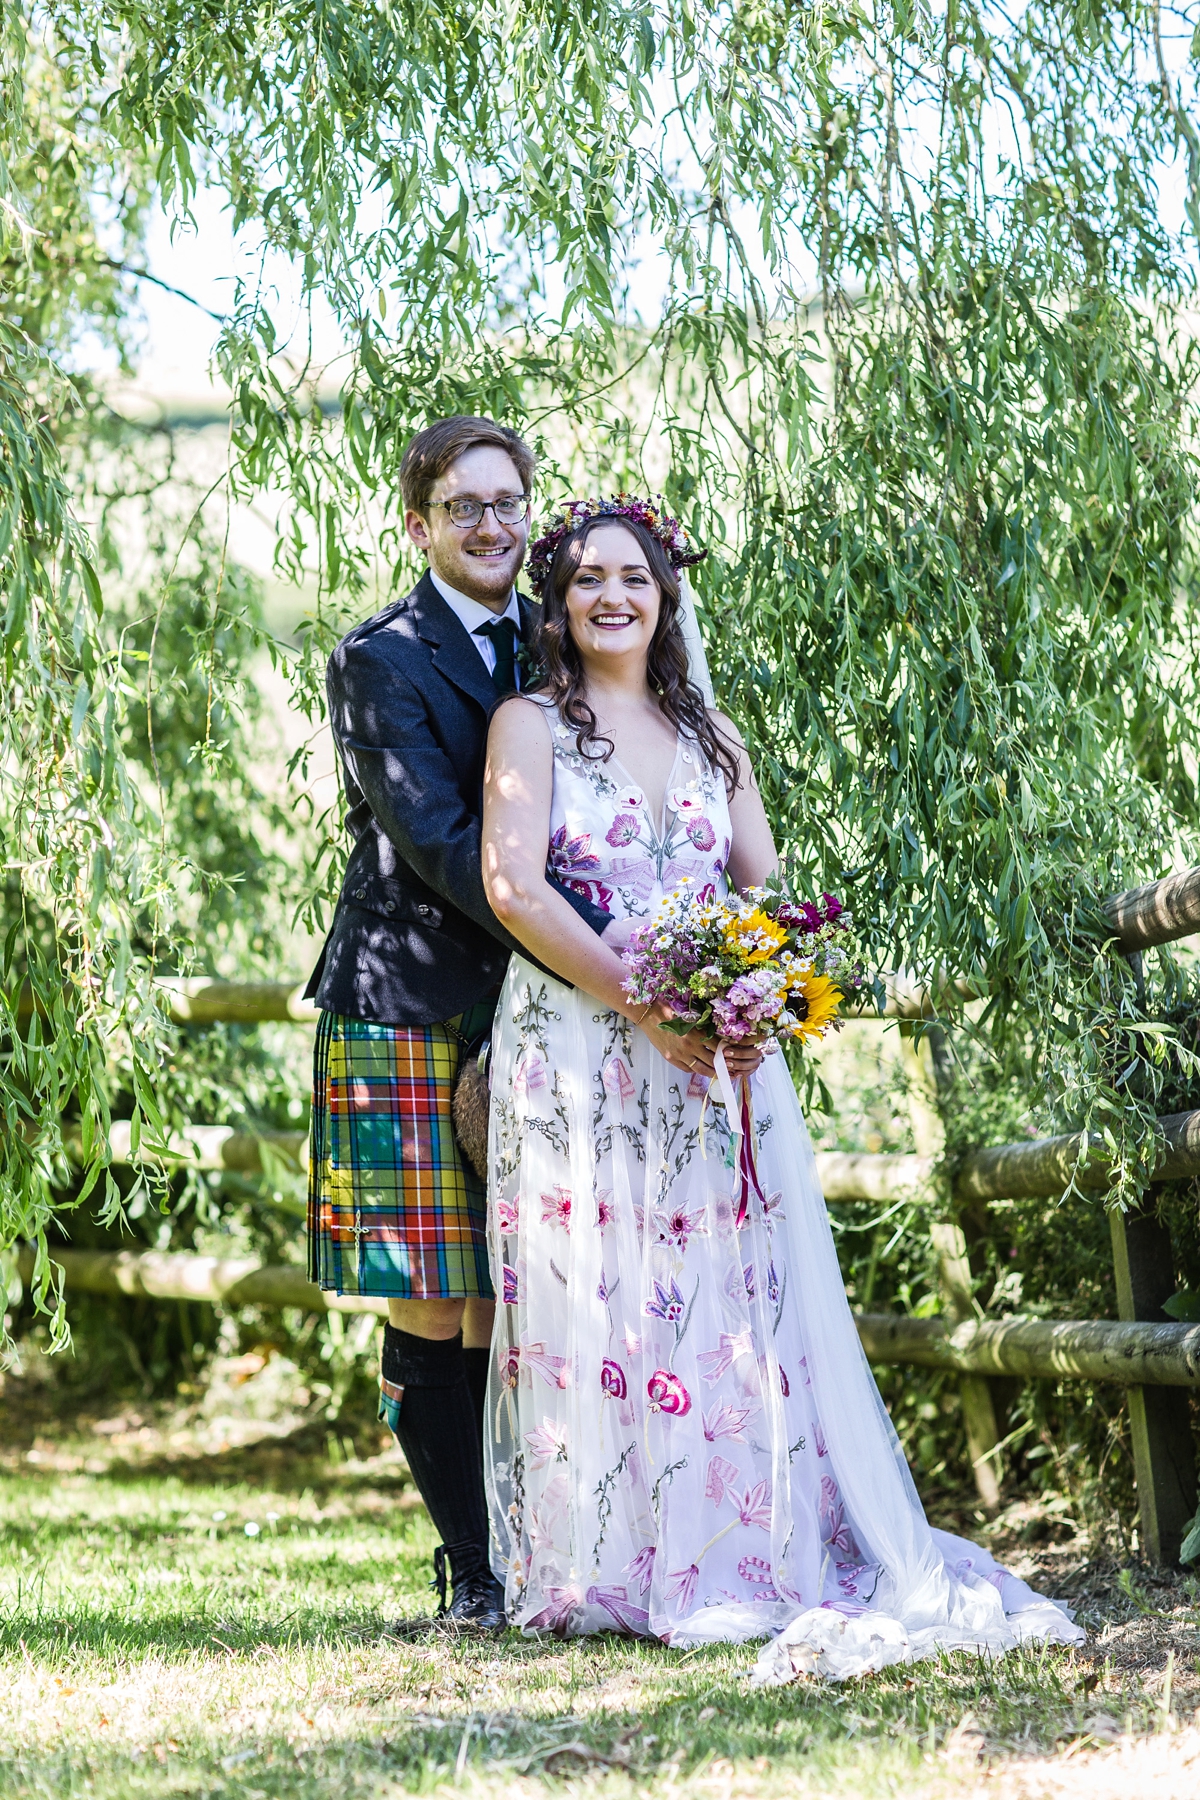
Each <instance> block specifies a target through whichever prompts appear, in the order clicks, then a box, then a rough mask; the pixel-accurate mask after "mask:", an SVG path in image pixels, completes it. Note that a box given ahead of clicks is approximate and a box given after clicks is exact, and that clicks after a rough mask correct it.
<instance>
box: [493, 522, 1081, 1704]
mask: <svg viewBox="0 0 1200 1800" xmlns="http://www.w3.org/2000/svg"><path fill="white" fill-rule="evenodd" d="M696 560H698V558H697V557H696V555H695V554H694V553H690V554H689V552H688V549H687V541H686V538H685V537H684V535H683V532H682V529H681V528H680V527H679V526H678V525H677V524H676V523H675V522H674V521H672V520H670V519H667V518H665V517H664V516H663V515H662V514H661V513H660V512H658V511H655V510H654V509H652V508H651V507H650V505H649V504H648V503H643V502H639V501H629V500H622V501H619V502H615V501H606V502H576V503H574V504H573V505H572V506H571V507H569V508H568V509H567V512H566V514H565V515H564V517H563V519H562V520H560V522H559V523H558V525H557V526H556V528H555V529H554V530H552V531H551V532H550V534H549V535H548V536H547V537H546V538H544V539H543V540H542V541H541V542H540V543H539V544H538V545H536V546H535V547H534V551H533V553H532V555H531V559H530V577H531V580H532V581H533V582H534V585H535V586H538V587H540V588H541V590H542V598H543V625H542V638H543V654H544V659H545V669H546V675H545V680H544V682H543V685H542V686H541V688H540V689H539V690H538V691H536V692H534V693H532V694H529V695H524V696H519V697H516V698H514V699H512V700H510V701H507V702H506V703H505V704H504V705H503V706H502V707H501V708H500V709H499V711H498V712H497V714H496V716H495V718H494V721H493V724H492V730H491V737H490V740H489V748H488V771H487V779H486V791H485V810H484V829H483V843H484V873H485V881H486V884H487V890H488V897H489V900H490V902H491V904H492V906H493V908H494V910H495V911H496V913H497V914H498V915H499V917H500V918H501V919H502V920H503V922H504V924H505V925H506V926H507V927H508V929H509V930H510V931H511V932H512V934H513V935H514V936H515V937H516V938H517V939H518V940H519V942H520V943H522V944H523V945H524V946H525V947H526V948H527V949H528V950H529V952H530V955H531V957H532V958H536V959H537V963H538V964H541V965H544V966H545V967H547V968H551V969H554V970H556V971H557V973H558V974H559V975H561V977H562V978H563V979H562V980H561V981H560V980H556V979H554V978H553V977H551V976H548V975H546V974H545V973H543V972H541V970H540V969H539V968H538V967H537V966H535V963H534V962H533V961H532V960H526V959H525V958H524V957H522V956H519V955H518V956H514V957H513V959H512V962H511V964H510V966H509V971H508V976H507V980H506V982H505V985H504V990H503V994H502V996H501V999H500V1003H499V1007H498V1010H497V1014H496V1025H495V1036H494V1039H493V1062H492V1111H491V1138H490V1161H491V1179H490V1183H489V1202H488V1218H489V1241H490V1247H491V1256H492V1269H493V1280H494V1283H495V1287H496V1292H497V1296H498V1297H499V1299H500V1301H501V1304H500V1306H499V1307H498V1309H497V1317H496V1327H495V1334H494V1337H493V1346H492V1347H493V1356H492V1363H491V1375H490V1388H489V1397H488V1405H487V1412H486V1430H485V1445H484V1458H485V1468H486V1474H487V1486H488V1497H489V1505H490V1509H491V1520H492V1535H493V1567H494V1569H495V1573H496V1576H497V1579H498V1580H500V1581H502V1582H503V1583H504V1584H505V1590H506V1600H507V1607H508V1614H509V1618H510V1620H511V1621H512V1623H513V1624H515V1625H517V1626H519V1627H520V1628H521V1629H522V1630H524V1631H526V1632H536V1631H552V1632H555V1633H558V1634H559V1635H566V1634H575V1633H585V1632H596V1631H605V1630H610V1631H611V1630H618V1631H622V1632H632V1633H636V1634H639V1635H644V1636H649V1637H657V1638H660V1639H662V1640H663V1641H664V1642H667V1643H670V1644H672V1645H679V1646H687V1645H694V1644H702V1643H711V1642H715V1641H720V1640H725V1641H739V1640H746V1639H751V1638H762V1637H769V1638H771V1640H772V1641H771V1642H770V1643H769V1644H768V1645H767V1647H766V1649H765V1650H764V1651H763V1653H762V1655H761V1656H760V1658H759V1667H758V1679H760V1680H764V1681H772V1680H787V1679H790V1678H791V1676H792V1675H793V1673H795V1672H797V1671H808V1672H821V1673H825V1674H831V1675H839V1676H844V1675H849V1674H855V1673H860V1672H862V1671H864V1670H867V1669H871V1668H878V1667H880V1666H881V1665H882V1664H884V1663H887V1662H893V1661H897V1660H901V1659H907V1658H911V1657H915V1656H919V1655H922V1654H929V1653H931V1652H932V1651H933V1650H934V1649H935V1648H936V1647H938V1646H944V1647H959V1646H961V1647H970V1648H980V1649H987V1650H991V1651H992V1652H999V1651H1002V1650H1004V1649H1007V1648H1009V1647H1011V1646H1012V1645H1013V1644H1015V1643H1017V1642H1018V1641H1020V1640H1022V1639H1025V1638H1029V1637H1038V1638H1042V1639H1045V1638H1050V1639H1054V1640H1057V1641H1060V1642H1075V1641H1079V1640H1080V1639H1081V1638H1082V1635H1083V1634H1082V1633H1081V1632H1080V1631H1079V1629H1078V1627H1076V1626H1074V1625H1073V1624H1072V1623H1071V1622H1070V1615H1069V1614H1068V1613H1067V1612H1066V1611H1065V1609H1063V1608H1061V1607H1059V1606H1057V1605H1056V1604H1055V1603H1054V1602H1052V1601H1048V1600H1045V1599H1043V1598H1041V1597H1040V1596H1039V1595H1036V1594H1034V1593H1033V1592H1032V1591H1031V1590H1030V1589H1029V1588H1028V1587H1027V1586H1026V1585H1025V1583H1024V1582H1022V1581H1020V1580H1018V1579H1017V1578H1016V1577H1014V1576H1012V1575H1010V1574H1008V1573H1007V1572H1006V1571H1005V1570H1003V1569H1002V1568H1000V1567H999V1566H998V1565H997V1564H996V1563H995V1561H994V1560H993V1559H992V1557H991V1556H989V1555H988V1553H987V1552H986V1551H984V1550H982V1549H980V1548H978V1547H977V1546H976V1545H974V1544H970V1543H967V1542H966V1541H964V1540H963V1539H961V1538H956V1537H952V1536H950V1535H949V1534H948V1533H946V1532H941V1531H935V1530H932V1529H931V1528H930V1527H929V1525H928V1524H927V1523H926V1520H925V1516H924V1513H923V1511H922V1508H921V1504H920V1501H919V1500H918V1498H917V1494H916V1490H915V1488H914V1486H913V1482H912V1479H911V1476H910V1475H909V1472H908V1469H907V1467H906V1466H905V1463H904V1460H903V1455H902V1453H901V1451H900V1447H899V1444H898V1442H897V1439H896V1435H895V1432H894V1431H893V1429H892V1426H891V1422H890V1420H889V1419H888V1416H887V1413H886V1411H885V1410H884V1407H883V1403H882V1401H881V1399H880V1397H879V1393H878V1390H877V1389H876V1387H875V1383H874V1381H873V1379H872V1377H871V1374H870V1370H869V1368H868V1366H867V1363H866V1360H865V1358H864V1356H863V1353H862V1350H861V1348H860V1346H859V1342H858V1336H857V1333H856V1331H855V1327H854V1321H853V1318H852V1316H851V1313H850V1309H849V1306H848V1305H847V1302H846V1298H845V1293H844V1290H843V1287H842V1281H841V1276H840V1273H839V1270H838V1263H837V1257H836V1254H835V1251H834V1246H833V1239H832V1235H831V1232H830V1228H829V1223H828V1220H827V1218H826V1213H825V1205H824V1201H823V1199H822V1196H821V1190H820V1186H819V1184H818V1181H817V1176H816V1169H815V1165H814V1161H813V1153H812V1149H811V1146H810V1144H809V1139H808V1133H807V1131H806V1129H805V1125H804V1120H803V1117H802V1114H801V1111H800V1107H799V1103H798V1101H797V1098H796V1094H795V1090H794V1088H793V1086H792V1083H791V1080H790V1077H789V1075H788V1071H787V1068H786V1066H785V1065H784V1062H783V1059H782V1058H781V1057H768V1058H767V1059H766V1060H763V1059H762V1057H761V1055H760V1053H759V1052H758V1051H757V1050H755V1049H753V1048H747V1047H744V1046H743V1047H736V1046H726V1058H727V1061H728V1064H729V1068H730V1072H731V1074H732V1076H733V1078H734V1080H735V1081H736V1079H737V1076H738V1074H739V1073H745V1074H747V1075H749V1077H750V1080H751V1091H752V1097H753V1113H754V1119H755V1129H756V1134H757V1140H758V1141H757V1151H758V1172H759V1177H760V1182H761V1187H762V1191H763V1193H764V1194H765V1196H766V1198H765V1202H763V1203H761V1204H760V1203H758V1202H757V1201H752V1202H751V1208H750V1213H749V1216H748V1217H747V1218H746V1219H745V1221H744V1224H743V1226H742V1228H741V1229H740V1230H739V1229H738V1228H737V1227H736V1225H735V1221H734V1213H733V1207H732V1204H731V1195H732V1182H733V1175H732V1172H731V1171H730V1170H729V1169H727V1168H726V1166H725V1154H724V1153H725V1150H726V1147H727V1145H728V1143H729V1131H728V1124H727V1121H726V1118H725V1113H724V1110H723V1108H722V1107H721V1105H720V1102H719V1099H718V1098H717V1093H718V1090H717V1088H716V1086H715V1084H714V1087H713V1093H712V1095H709V1093H708V1089H709V1081H710V1077H711V1076H712V1074H713V1048H714V1047H713V1045H712V1044H711V1043H709V1042H708V1041H706V1040H705V1039H703V1038H701V1037H699V1036H697V1035H696V1034H695V1033H692V1034H689V1035H688V1036H685V1037H679V1036H674V1035H672V1034H670V1033H667V1032H664V1031H662V1030H660V1029H659V1027H660V1025H661V1023H662V1021H663V1019H664V1018H665V1017H666V1016H668V1015H667V1013H666V1009H665V1008H651V1009H649V1010H646V1009H644V1008H643V1007H641V1006H640V1005H636V1006H635V1005H633V1004H631V1002H630V1001H629V1000H628V999H627V998H626V996H625V993H624V991H623V988H622V980H623V977H624V974H625V969H624V965H623V964H622V962H621V959H620V956H619V955H618V954H617V951H616V950H615V949H613V948H611V947H610V945H611V944H612V941H613V938H614V929H613V928H612V927H610V928H609V931H608V932H607V933H606V935H605V941H604V942H601V940H600V939H599V938H598V937H597V936H596V935H595V933H594V932H592V931H591V930H590V929H589V928H588V927H587V926H586V925H584V924H582V923H581V922H580V920H579V919H578V918H577V917H576V915H575V913H574V912H573V911H572V910H571V908H570V907H569V906H568V905H567V904H566V903H565V901H563V900H562V899H561V897H559V896H558V895H556V894H555V892H554V891H553V889H552V888H551V887H549V886H548V884H547V882H546V878H545V877H546V873H547V870H550V871H552V872H553V873H554V874H555V875H557V876H558V878H559V879H560V880H561V881H564V882H567V883H569V884H570V885H572V886H574V887H577V888H578V889H579V890H580V891H582V892H585V893H586V894H587V895H588V896H589V897H590V898H591V899H592V900H593V901H595V902H597V903H598V904H599V905H600V906H602V907H604V908H605V909H606V910H607V911H609V912H611V913H612V914H613V915H614V918H615V919H617V920H620V921H628V922H629V923H628V925H627V927H626V928H625V932H624V935H625V937H627V936H628V934H629V932H630V931H632V930H633V929H634V928H635V926H637V925H639V924H644V923H645V922H646V921H647V920H648V919H649V918H650V916H651V915H652V914H653V913H654V911H655V909H656V906H657V904H658V902H659V900H660V899H661V898H662V896H663V895H664V894H666V893H669V892H671V891H672V890H673V889H674V888H675V887H677V886H678V885H679V883H681V882H685V881H686V882H690V883H692V884H694V887H695V888H696V889H698V890H703V889H704V888H709V889H716V890H718V891H721V890H723V889H724V887H725V885H726V884H727V883H728V884H730V885H731V886H733V887H736V888H739V889H744V888H748V887H753V886H756V885H758V884H760V883H762V882H763V881H764V880H765V879H766V877H767V875H768V874H769V873H770V871H771V870H772V868H773V867H774V865H775V861H776V852H775V846H774V844H773V842H772V838H771V832H770V828H769V825H768V823H767V818H766V814H765V812H764V809H763V805H762V802H761V800H760V798H759V794H758V790H757V787H756V786H755V782H754V776H753V772H752V770H751V768H750V765H749V761H748V758H747V754H746V751H745V748H744V746H743V745H742V742H741V739H740V738H739V736H738V734H737V732H736V730H735V729H734V727H733V725H732V724H731V723H730V721H729V720H728V719H727V718H725V717H724V716H723V715H722V714H720V713H718V712H715V711H711V710H708V709H706V707H705V705H704V702H703V699H702V697H701V694H700V691H699V689H698V688H697V687H696V686H695V685H694V684H693V683H692V681H691V680H690V679H689V661H688V652H687V644H686V640H685V637H684V633H683V622H684V620H685V618H686V615H685V614H684V611H683V608H682V606H681V590H680V580H679V569H680V567H681V566H682V565H683V564H684V563H686V562H692V561H696ZM615 935H616V938H617V942H618V943H620V941H621V934H620V933H619V932H618V933H616V934H615ZM568 982H569V983H571V984H572V985H570V986H568V985H566V984H567V983H568Z"/></svg>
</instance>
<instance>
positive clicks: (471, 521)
mask: <svg viewBox="0 0 1200 1800" xmlns="http://www.w3.org/2000/svg"><path fill="white" fill-rule="evenodd" d="M429 504H430V506H444V507H445V509H446V511H447V512H448V513H449V514H450V521H451V523H452V524H454V525H458V526H460V527H461V529H462V530H463V531H466V530H468V529H469V528H470V526H472V525H478V523H479V521H480V520H481V519H482V517H483V515H484V513H485V512H490V513H491V515H492V517H493V518H494V519H495V521H496V523H497V525H519V524H520V523H521V521H522V520H523V519H527V518H528V517H529V495H528V494H501V496H500V498H499V499H498V500H468V499H466V498H465V497H464V498H463V499H461V500H431V501H430V502H429Z"/></svg>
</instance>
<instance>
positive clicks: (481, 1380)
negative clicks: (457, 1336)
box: [463, 1350, 491, 1443]
mask: <svg viewBox="0 0 1200 1800" xmlns="http://www.w3.org/2000/svg"><path fill="white" fill-rule="evenodd" d="M490 1355H491V1351H490V1350H464V1351H463V1362H464V1363H465V1364H466V1368H467V1386H468V1387H469V1388H470V1390H471V1398H472V1400H473V1401H474V1402H475V1411H476V1412H477V1413H478V1415H479V1441H480V1443H482V1442H483V1414H484V1408H485V1407H486V1405H487V1382H488V1357H489V1356H490Z"/></svg>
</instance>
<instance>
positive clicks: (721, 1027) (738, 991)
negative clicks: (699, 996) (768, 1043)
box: [712, 969, 782, 1042]
mask: <svg viewBox="0 0 1200 1800" xmlns="http://www.w3.org/2000/svg"><path fill="white" fill-rule="evenodd" d="M781 1004H782V995H781V992H780V986H779V980H778V977H777V976H776V975H775V973H774V972H773V971H772V970H770V969H750V970H748V971H747V973H746V974H745V975H739V976H738V978H737V980H736V981H734V982H731V983H730V986H729V988H728V989H727V991H726V993H725V995H724V997H723V998H717V999H714V1000H713V1003H712V1011H713V1019H714V1020H715V1022H716V1026H717V1030H718V1031H719V1032H720V1034H721V1036H722V1037H724V1038H730V1039H731V1040H733V1041H734V1042H737V1041H739V1040H742V1039H745V1038H748V1037H753V1035H754V1033H755V1031H756V1030H757V1028H758V1027H759V1025H761V1024H762V1022H763V1021H764V1020H771V1019H774V1018H775V1017H776V1016H777V1015H778V1013H779V1010H780V1007H781Z"/></svg>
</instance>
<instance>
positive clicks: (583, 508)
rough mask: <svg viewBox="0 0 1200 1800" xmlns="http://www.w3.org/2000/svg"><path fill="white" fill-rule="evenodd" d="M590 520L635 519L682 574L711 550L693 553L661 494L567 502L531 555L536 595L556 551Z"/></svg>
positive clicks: (527, 570) (529, 564) (531, 578)
mask: <svg viewBox="0 0 1200 1800" xmlns="http://www.w3.org/2000/svg"><path fill="white" fill-rule="evenodd" d="M589 519H632V520H634V521H635V522H636V523H637V524H638V525H644V526H645V527H646V530H647V531H652V532H653V533H654V535H655V537H656V538H657V539H658V541H659V543H660V544H661V545H662V547H663V549H664V550H665V551H666V553H667V560H668V562H669V563H670V565H671V567H672V568H673V569H674V570H675V573H676V574H678V573H679V571H680V569H689V568H691V566H692V564H693V563H698V562H702V561H703V560H704V558H705V557H706V556H707V555H708V551H707V550H693V549H692V547H691V543H690V542H689V539H688V534H687V532H686V531H685V530H684V528H683V526H682V525H681V524H680V522H679V520H678V519H673V518H672V517H671V515H670V514H669V513H668V511H667V509H666V506H665V505H664V504H663V497H662V495H661V494H656V495H654V496H653V497H652V498H651V499H649V500H639V498H638V497H637V495H636V494H618V495H617V496H616V498H615V499H613V500H567V501H565V502H564V504H563V508H562V511H561V512H560V513H559V514H558V515H557V517H556V518H555V519H554V520H553V522H552V523H551V525H550V527H549V529H548V530H547V531H545V532H543V534H542V536H541V537H540V538H539V539H538V540H537V542H536V544H534V546H533V548H532V549H531V550H530V552H529V561H528V562H527V563H526V565H525V573H526V575H527V576H528V577H529V585H530V587H531V588H532V589H533V591H534V593H535V594H537V595H539V596H540V595H541V592H542V589H543V588H544V587H545V585H546V577H547V575H548V574H549V573H550V564H551V563H552V562H553V561H554V552H555V551H556V550H557V549H558V546H559V545H560V544H561V543H562V541H563V539H564V538H565V537H570V535H571V533H572V532H573V531H576V530H578V528H579V526H580V525H585V524H586V523H587V521H588V520H589Z"/></svg>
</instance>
